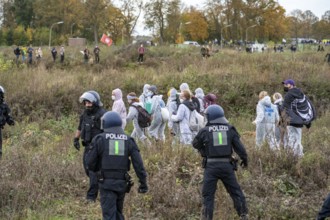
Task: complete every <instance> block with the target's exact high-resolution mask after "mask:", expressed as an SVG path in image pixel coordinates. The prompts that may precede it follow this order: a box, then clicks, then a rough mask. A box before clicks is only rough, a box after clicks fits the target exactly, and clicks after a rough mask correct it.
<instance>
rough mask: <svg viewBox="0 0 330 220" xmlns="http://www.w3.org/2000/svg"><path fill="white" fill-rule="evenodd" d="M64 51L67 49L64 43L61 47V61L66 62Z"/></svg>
mask: <svg viewBox="0 0 330 220" xmlns="http://www.w3.org/2000/svg"><path fill="white" fill-rule="evenodd" d="M64 53H65V50H64V46H63V45H62V46H61V49H60V56H61V63H63V62H64Z"/></svg>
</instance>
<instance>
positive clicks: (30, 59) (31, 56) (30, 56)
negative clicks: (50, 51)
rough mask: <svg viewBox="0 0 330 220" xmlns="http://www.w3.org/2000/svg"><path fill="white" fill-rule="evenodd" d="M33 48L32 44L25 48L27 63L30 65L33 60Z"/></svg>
mask: <svg viewBox="0 0 330 220" xmlns="http://www.w3.org/2000/svg"><path fill="white" fill-rule="evenodd" d="M33 51H34V50H33V48H32V45H30V47H29V48H28V49H27V53H28V60H29V64H30V65H32V62H33Z"/></svg>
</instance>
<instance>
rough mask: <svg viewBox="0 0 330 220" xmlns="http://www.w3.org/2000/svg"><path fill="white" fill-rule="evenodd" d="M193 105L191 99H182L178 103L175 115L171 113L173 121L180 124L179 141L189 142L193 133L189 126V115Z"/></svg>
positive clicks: (182, 142)
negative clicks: (181, 101)
mask: <svg viewBox="0 0 330 220" xmlns="http://www.w3.org/2000/svg"><path fill="white" fill-rule="evenodd" d="M194 108H195V105H194V104H193V103H192V102H191V101H183V103H182V104H180V105H179V109H178V112H177V114H176V115H172V116H171V119H172V120H173V121H176V122H179V126H180V143H181V144H191V143H192V141H193V138H194V136H195V134H194V133H193V132H192V131H191V130H190V128H189V117H190V113H191V111H192V110H194Z"/></svg>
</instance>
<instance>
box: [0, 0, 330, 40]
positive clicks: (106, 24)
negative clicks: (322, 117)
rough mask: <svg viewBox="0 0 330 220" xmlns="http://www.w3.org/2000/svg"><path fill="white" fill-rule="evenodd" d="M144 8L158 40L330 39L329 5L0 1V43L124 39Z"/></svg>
mask: <svg viewBox="0 0 330 220" xmlns="http://www.w3.org/2000/svg"><path fill="white" fill-rule="evenodd" d="M142 12H144V13H143V14H144V17H143V18H142V19H144V25H145V28H146V29H149V30H151V31H152V33H153V35H154V38H155V39H156V40H157V41H159V43H181V42H183V41H184V40H193V41H199V42H205V41H210V40H212V41H213V40H215V39H217V40H218V42H220V39H222V40H227V41H229V40H232V41H246V40H247V41H252V40H253V41H254V40H258V41H259V42H266V41H275V42H277V41H280V40H281V39H282V38H296V37H302V38H315V39H319V40H321V39H324V38H330V10H329V11H326V12H325V13H324V15H323V16H322V17H321V18H318V17H317V16H316V15H315V14H313V12H311V11H310V10H307V11H301V10H298V9H297V10H294V11H293V12H291V13H290V14H289V15H288V16H287V15H286V14H285V12H286V11H285V9H284V8H283V7H282V6H281V5H279V3H278V2H277V1H275V0H207V1H206V2H205V4H204V5H203V7H202V9H197V8H195V7H193V6H189V7H186V6H184V5H183V3H182V1H181V0H150V1H147V2H146V3H143V1H142V0H121V1H116V2H113V1H111V0H66V1H54V0H0V15H1V29H0V44H1V45H13V44H20V45H26V44H29V43H33V44H36V45H47V44H48V40H49V32H50V29H51V28H52V31H53V35H55V36H56V37H53V41H52V43H55V44H61V43H65V42H67V39H68V38H70V37H84V38H87V39H88V40H89V41H94V42H95V43H97V42H98V39H99V36H101V34H102V33H107V34H108V35H110V36H111V38H112V39H113V41H114V42H115V43H116V44H121V43H128V42H130V41H131V40H132V34H133V32H134V29H135V27H136V25H137V20H138V19H139V17H141V14H142ZM62 21H63V23H61V24H58V25H54V24H56V23H58V22H62Z"/></svg>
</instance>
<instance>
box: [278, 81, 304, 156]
mask: <svg viewBox="0 0 330 220" xmlns="http://www.w3.org/2000/svg"><path fill="white" fill-rule="evenodd" d="M282 84H283V85H284V92H286V94H285V96H284V100H283V104H282V106H281V112H285V115H284V120H285V122H286V123H288V125H287V136H288V143H287V145H288V147H290V148H292V150H293V152H294V154H295V155H297V156H299V157H302V156H303V155H304V153H303V146H302V144H301V136H302V127H303V126H304V124H303V121H302V119H301V118H300V117H298V116H297V115H296V114H295V113H294V112H293V109H292V106H293V105H294V104H295V105H296V103H297V100H302V99H304V97H305V95H304V93H303V92H302V91H301V90H300V89H299V88H297V87H296V86H295V82H294V81H293V80H292V79H287V80H285V81H283V82H282ZM282 115H283V114H282ZM309 127H310V125H307V128H309Z"/></svg>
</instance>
